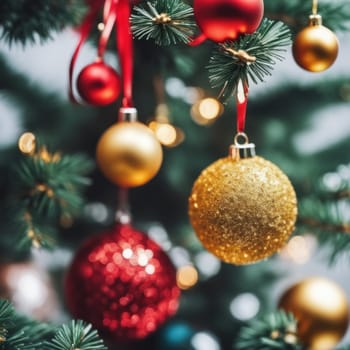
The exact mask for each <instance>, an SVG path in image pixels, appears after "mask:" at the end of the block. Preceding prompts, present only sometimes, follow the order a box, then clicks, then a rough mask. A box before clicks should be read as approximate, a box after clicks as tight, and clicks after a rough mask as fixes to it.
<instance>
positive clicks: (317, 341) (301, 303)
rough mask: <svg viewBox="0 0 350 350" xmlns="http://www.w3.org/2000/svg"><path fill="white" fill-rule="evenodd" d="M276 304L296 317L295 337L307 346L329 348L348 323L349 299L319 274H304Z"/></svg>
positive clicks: (329, 349) (325, 349) (318, 349)
mask: <svg viewBox="0 0 350 350" xmlns="http://www.w3.org/2000/svg"><path fill="white" fill-rule="evenodd" d="M279 307H280V308H282V309H284V310H285V311H288V312H292V313H293V314H294V316H295V317H296V319H297V321H298V331H297V333H298V338H299V339H300V341H301V342H302V343H303V344H304V345H305V346H306V347H307V349H308V350H331V349H334V347H335V346H336V344H338V343H339V341H340V340H341V338H342V337H343V336H344V334H345V332H346V330H347V327H348V324H349V303H348V300H347V297H346V295H345V293H344V291H343V290H342V289H341V288H340V287H339V286H338V285H337V284H336V283H334V282H332V281H330V280H328V279H326V278H321V277H312V278H307V279H305V280H303V281H301V282H299V283H297V284H295V285H294V286H292V287H291V288H290V289H288V290H287V291H286V292H285V293H284V294H283V296H282V298H281V300H280V302H279Z"/></svg>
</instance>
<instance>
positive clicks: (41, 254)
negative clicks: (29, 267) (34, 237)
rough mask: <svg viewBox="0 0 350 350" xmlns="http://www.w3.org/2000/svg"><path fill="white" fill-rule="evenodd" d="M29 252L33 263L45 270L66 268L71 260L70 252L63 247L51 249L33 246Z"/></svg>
mask: <svg viewBox="0 0 350 350" xmlns="http://www.w3.org/2000/svg"><path fill="white" fill-rule="evenodd" d="M31 254H32V257H33V260H34V262H35V264H36V265H38V266H40V267H42V268H43V269H45V270H55V269H62V268H66V267H67V266H68V264H69V263H70V261H71V260H72V252H71V251H70V250H68V249H63V248H55V249H53V250H45V249H40V250H39V249H35V248H33V249H32V250H31Z"/></svg>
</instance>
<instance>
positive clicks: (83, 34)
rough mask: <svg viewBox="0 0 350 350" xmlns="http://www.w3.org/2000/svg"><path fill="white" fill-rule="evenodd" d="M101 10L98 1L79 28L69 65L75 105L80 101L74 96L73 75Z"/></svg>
mask: <svg viewBox="0 0 350 350" xmlns="http://www.w3.org/2000/svg"><path fill="white" fill-rule="evenodd" d="M99 9H100V4H99V3H98V2H97V1H96V2H94V3H92V4H91V6H90V10H89V12H88V13H87V15H86V16H85V18H84V21H83V23H82V24H81V25H80V27H79V29H78V30H79V32H80V38H79V41H78V45H77V47H76V48H75V50H74V53H73V55H72V58H71V61H70V64H69V82H68V83H69V87H68V89H69V99H70V100H71V101H72V102H73V103H78V101H77V100H76V99H75V97H74V94H73V73H74V67H75V64H76V61H77V58H78V55H79V52H80V49H81V47H82V46H83V44H84V43H85V41H86V39H87V38H88V36H89V34H90V32H91V29H92V26H93V24H94V23H95V21H96V18H97V15H98V12H99Z"/></svg>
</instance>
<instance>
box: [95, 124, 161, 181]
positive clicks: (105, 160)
mask: <svg viewBox="0 0 350 350" xmlns="http://www.w3.org/2000/svg"><path fill="white" fill-rule="evenodd" d="M96 159H97V163H98V165H99V167H100V169H101V171H102V172H103V173H104V175H105V176H106V177H107V178H108V179H109V180H110V181H112V182H113V183H115V184H117V185H119V186H121V187H136V186H141V185H144V184H145V183H146V182H148V181H150V180H151V179H152V178H153V177H154V176H155V175H156V174H157V172H158V170H159V168H160V166H161V164H162V160H163V151H162V147H161V145H160V143H159V142H158V140H157V139H156V137H155V136H154V134H153V132H152V131H151V130H150V129H149V128H148V127H147V126H145V125H144V124H142V123H139V122H120V123H117V124H115V125H113V126H111V127H110V128H109V129H107V130H106V131H105V133H104V134H103V135H102V136H101V138H100V140H99V142H98V145H97V150H96Z"/></svg>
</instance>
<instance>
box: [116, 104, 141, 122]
mask: <svg viewBox="0 0 350 350" xmlns="http://www.w3.org/2000/svg"><path fill="white" fill-rule="evenodd" d="M119 121H120V122H136V121H137V109H136V108H134V107H122V108H120V109H119Z"/></svg>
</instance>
